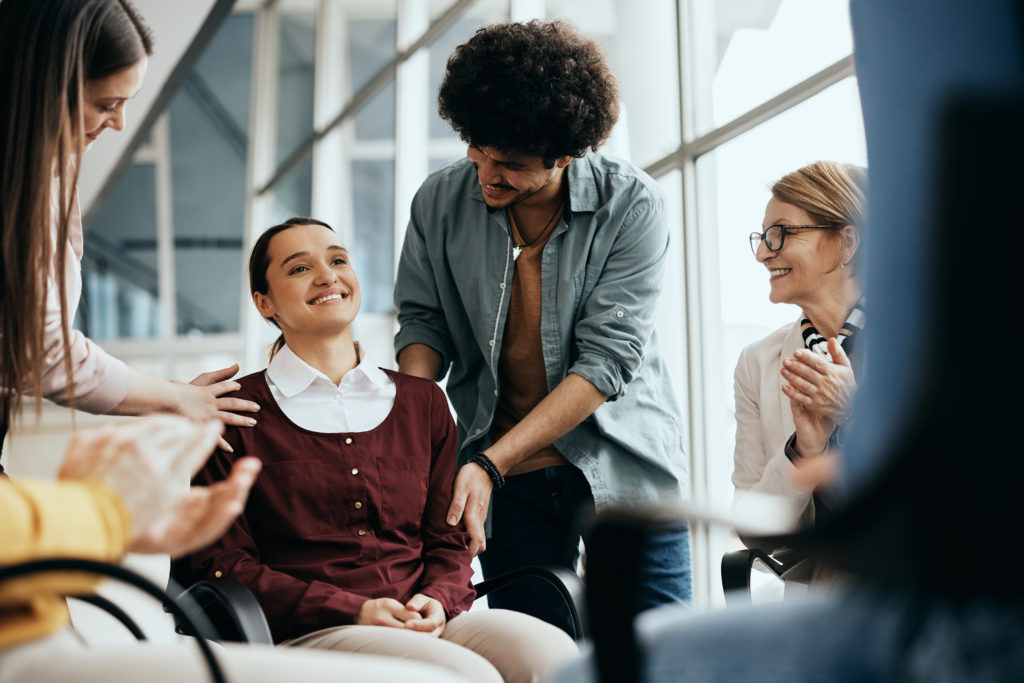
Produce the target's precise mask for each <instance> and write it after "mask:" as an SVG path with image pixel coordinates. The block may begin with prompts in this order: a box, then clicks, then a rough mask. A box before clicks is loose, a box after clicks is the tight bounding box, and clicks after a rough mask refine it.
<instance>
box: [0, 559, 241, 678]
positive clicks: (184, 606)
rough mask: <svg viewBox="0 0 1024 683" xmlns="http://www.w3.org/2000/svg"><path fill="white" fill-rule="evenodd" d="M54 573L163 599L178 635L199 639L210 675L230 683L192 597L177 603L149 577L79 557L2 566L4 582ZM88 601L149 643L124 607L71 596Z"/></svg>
mask: <svg viewBox="0 0 1024 683" xmlns="http://www.w3.org/2000/svg"><path fill="white" fill-rule="evenodd" d="M50 572H82V573H86V574H97V575H100V576H106V577H108V578H112V579H116V580H118V581H121V582H123V583H127V584H128V585H130V586H134V587H135V588H137V589H139V590H141V591H142V592H143V593H146V594H147V595H149V596H150V597H153V598H155V599H156V600H159V601H160V602H162V603H163V604H164V609H165V610H166V611H168V612H170V613H171V614H173V615H174V620H175V624H176V628H177V631H178V633H181V634H182V635H187V636H191V637H192V638H194V639H195V641H196V645H197V646H198V648H199V651H200V654H201V655H202V657H203V661H204V662H205V663H206V667H207V669H208V670H209V672H210V679H211V680H212V681H213V682H214V683H226V681H227V679H226V678H225V676H224V671H223V669H222V668H221V666H220V663H219V662H218V661H217V658H216V657H215V656H214V654H213V650H212V649H211V647H210V643H209V641H210V640H213V639H214V638H213V637H212V636H213V635H214V629H213V627H212V626H211V624H210V622H209V621H208V620H207V619H206V618H205V616H204V614H203V611H202V610H200V609H198V607H197V606H196V605H194V604H190V601H191V598H190V597H189V596H187V595H186V596H179V598H178V600H174V599H173V598H171V596H169V595H168V594H167V593H166V592H165V591H164V590H163V589H162V588H160V587H159V586H157V585H156V584H154V583H153V582H152V581H150V580H149V579H147V578H146V577H144V576H142V575H141V574H138V573H136V572H134V571H132V570H130V569H125V568H124V567H121V566H119V565H115V564H109V563H106V562H97V561H95V560H84V559H77V558H54V559H46V560H33V561H30V562H23V563H20V564H14V565H9V566H5V567H0V583H3V582H4V581H8V580H11V579H18V578H23V577H26V576H32V575H35V574H46V573H50ZM68 597H71V598H75V599H78V600H81V601H83V602H87V603H89V604H91V605H94V606H95V607H98V608H100V609H102V610H105V611H106V612H108V613H109V614H110V615H111V616H113V617H114V618H115V619H117V620H118V621H119V622H121V624H122V625H123V626H124V627H125V628H126V629H127V630H128V631H129V632H130V633H131V634H132V635H133V636H134V637H135V639H136V640H140V641H144V640H146V635H145V633H144V632H143V631H142V629H141V628H139V626H138V624H136V623H135V621H134V620H133V619H132V618H131V617H130V616H129V615H128V614H127V613H126V612H125V611H124V610H122V609H121V608H120V607H118V606H117V605H116V604H114V603H113V602H111V601H110V600H107V599H106V598H104V597H103V596H100V595H92V594H90V595H72V596H68Z"/></svg>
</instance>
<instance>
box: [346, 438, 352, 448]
mask: <svg viewBox="0 0 1024 683" xmlns="http://www.w3.org/2000/svg"><path fill="white" fill-rule="evenodd" d="M345 445H346V446H351V445H352V437H351V436H348V437H345Z"/></svg>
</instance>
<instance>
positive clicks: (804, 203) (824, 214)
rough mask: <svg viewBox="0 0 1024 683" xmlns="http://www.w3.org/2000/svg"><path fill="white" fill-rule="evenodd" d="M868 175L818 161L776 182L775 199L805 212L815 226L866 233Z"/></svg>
mask: <svg viewBox="0 0 1024 683" xmlns="http://www.w3.org/2000/svg"><path fill="white" fill-rule="evenodd" d="M867 184H868V171H867V169H866V168H864V167H863V166H857V165H856V164H840V163H837V162H835V161H815V162H814V163H813V164H808V165H807V166H804V167H803V168H800V169H797V170H796V171H793V172H792V173H787V174H786V175H784V176H782V177H781V178H779V179H778V180H777V181H775V184H774V185H772V196H774V197H775V198H776V199H778V200H779V201H780V202H785V203H786V204H792V205H793V206H795V207H797V208H799V209H803V210H804V211H806V212H807V213H808V214H810V216H811V218H813V219H814V221H815V222H816V223H821V224H831V223H834V224H837V225H852V226H855V227H856V228H857V229H858V230H860V231H861V232H863V231H864V212H865V209H866V208H867Z"/></svg>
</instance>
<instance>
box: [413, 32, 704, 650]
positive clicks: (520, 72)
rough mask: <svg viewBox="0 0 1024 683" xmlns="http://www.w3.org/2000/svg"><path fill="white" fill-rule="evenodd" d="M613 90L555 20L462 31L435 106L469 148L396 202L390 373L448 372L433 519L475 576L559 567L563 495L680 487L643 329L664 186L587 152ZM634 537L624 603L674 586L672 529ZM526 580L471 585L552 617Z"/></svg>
mask: <svg viewBox="0 0 1024 683" xmlns="http://www.w3.org/2000/svg"><path fill="white" fill-rule="evenodd" d="M618 96H619V92H618V86H617V84H616V82H615V78H614V77H613V76H612V74H611V72H610V71H609V69H608V66H607V63H606V61H605V58H604V55H603V54H602V52H601V50H600V48H599V47H598V46H597V45H596V44H595V43H594V42H593V41H591V40H588V39H585V38H583V37H581V36H580V35H579V34H578V33H577V32H576V31H575V30H574V29H573V28H572V27H571V26H569V25H568V24H565V23H563V22H559V21H553V22H542V21H531V22H529V23H505V24H497V25H493V26H489V27H486V28H483V29H481V30H479V31H478V32H477V33H476V34H475V35H474V36H473V37H472V38H471V39H470V40H469V41H468V42H466V43H465V44H463V45H460V46H459V47H458V48H456V50H455V53H454V54H453V55H452V56H451V57H450V58H449V60H448V64H447V67H446V73H445V78H444V81H443V83H442V85H441V90H440V94H439V98H438V100H439V105H440V106H439V109H440V113H441V116H442V117H443V118H445V119H446V120H447V121H449V122H450V123H451V125H452V126H453V127H454V129H455V130H456V131H457V132H458V133H459V135H460V136H461V137H462V139H463V140H464V141H465V142H466V143H467V144H468V146H469V148H468V151H467V154H466V156H467V157H468V159H464V160H462V161H458V162H455V163H453V164H450V165H448V166H446V167H444V168H442V169H441V170H439V171H437V172H436V173H434V174H433V175H431V176H430V177H429V178H428V179H427V180H426V181H425V182H424V184H423V186H422V187H421V188H420V190H419V192H418V193H417V195H416V197H415V199H413V203H412V211H411V220H410V223H409V228H408V231H407V233H406V239H405V245H404V247H403V250H402V257H401V262H400V264H399V270H398V279H397V284H396V286H395V302H396V307H397V309H398V319H399V323H400V325H401V329H400V331H399V332H398V334H397V336H396V338H395V348H396V350H397V353H398V361H399V369H400V370H402V371H403V372H408V373H411V374H414V375H419V376H422V377H429V378H432V379H440V378H442V377H443V376H444V375H445V374H446V373H448V372H449V369H450V374H449V375H448V383H447V389H448V395H449V397H450V398H451V401H452V404H453V405H454V407H455V410H456V412H457V413H458V418H459V419H458V424H459V437H460V451H459V452H460V462H462V463H463V467H462V468H461V469H460V470H459V474H458V476H457V478H456V481H455V501H454V502H453V503H452V508H451V510H450V511H449V517H448V522H449V523H450V524H457V523H459V521H460V520H462V518H463V517H464V518H465V524H466V526H467V528H468V529H469V531H470V534H471V536H472V543H473V550H474V551H475V552H481V551H483V550H484V549H485V547H486V552H483V554H482V555H481V556H480V560H481V565H482V567H483V571H484V574H485V575H486V576H493V575H496V574H499V573H502V572H505V571H509V570H511V569H515V568H517V567H520V566H524V565H529V564H559V565H563V566H566V567H572V568H575V566H576V563H577V561H578V558H579V553H578V548H579V538H580V534H579V529H578V528H577V526H576V516H577V513H578V512H579V511H580V508H582V507H590V508H593V507H594V506H595V504H596V505H597V506H602V505H607V504H609V503H613V502H622V501H640V500H652V499H656V498H663V497H665V496H675V495H679V493H680V492H681V490H682V489H683V488H684V482H685V480H686V463H685V456H684V452H683V445H682V441H683V440H682V433H681V428H680V423H681V420H680V414H679V409H678V406H677V403H676V401H675V398H674V395H673V393H672V389H671V387H670V385H669V382H668V379H667V377H668V375H667V372H666V371H665V367H664V364H663V362H662V358H661V355H660V353H659V351H658V345H657V339H656V334H655V332H654V321H655V313H656V309H657V300H658V295H659V292H660V289H661V280H662V271H663V267H664V261H665V254H666V250H667V247H668V228H667V225H666V218H665V196H664V194H663V192H662V191H661V190H660V188H659V187H658V185H657V184H656V183H655V182H654V181H652V180H651V179H650V178H649V177H648V176H647V175H645V174H644V173H643V172H642V171H640V170H639V169H637V168H635V167H633V166H632V165H630V164H628V163H626V162H624V161H620V160H616V159H612V158H610V157H606V156H603V155H600V154H597V153H595V152H593V151H591V150H594V149H596V148H597V147H599V146H600V145H601V144H602V143H603V142H604V141H605V140H607V139H608V136H609V134H610V133H611V131H612V127H613V126H614V124H615V121H616V120H617V118H618V113H619V105H618ZM492 494H493V502H492ZM489 508H490V511H491V529H490V532H491V533H490V534H489V536H488V537H486V538H485V533H484V520H485V518H486V517H487V513H488V509H489ZM646 553H647V558H646V563H645V570H646V571H645V574H644V576H643V577H642V588H641V605H640V606H641V607H650V606H654V605H656V604H660V603H663V602H668V601H672V600H689V599H690V594H691V587H690V550H689V535H688V531H687V529H686V527H685V526H680V527H678V528H674V529H671V530H669V531H667V532H666V533H664V534H663V535H661V536H659V537H658V538H656V539H653V540H652V542H651V544H650V546H649V547H648V549H647V551H646ZM545 590H546V587H545V586H542V585H537V586H533V587H529V586H528V587H524V588H521V589H515V590H505V591H502V592H501V595H498V596H494V597H490V598H489V600H490V604H491V605H492V606H495V607H496V606H501V607H505V608H509V609H518V610H520V611H524V612H527V613H529V614H533V615H535V616H538V617H540V618H542V619H545V620H547V621H549V622H551V623H554V624H557V625H560V626H562V627H563V628H565V629H566V630H567V631H570V632H571V626H570V625H569V622H568V612H567V610H565V609H564V608H562V607H560V606H559V605H558V601H557V599H556V598H554V597H553V596H551V595H548V594H545V593H544V591H545Z"/></svg>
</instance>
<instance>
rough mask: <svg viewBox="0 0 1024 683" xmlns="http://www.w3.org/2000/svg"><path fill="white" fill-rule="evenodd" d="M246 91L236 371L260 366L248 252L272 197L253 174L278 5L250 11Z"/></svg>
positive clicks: (267, 119) (271, 101)
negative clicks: (239, 335)
mask: <svg viewBox="0 0 1024 683" xmlns="http://www.w3.org/2000/svg"><path fill="white" fill-rule="evenodd" d="M253 34H254V35H253V50H252V55H253V57H252V77H251V80H252V94H251V95H250V97H251V99H250V104H249V149H248V153H247V155H246V168H245V187H246V202H245V224H244V228H243V240H242V243H243V244H244V245H245V248H244V249H243V250H242V254H241V259H242V273H243V277H242V278H241V280H242V281H241V282H239V283H238V286H239V295H240V297H241V298H240V301H241V302H242V306H240V309H241V311H240V313H241V321H240V326H239V329H240V330H241V331H242V336H243V338H244V340H245V342H244V346H243V363H242V372H243V374H244V373H245V372H246V371H251V370H255V369H256V368H259V367H263V365H264V359H265V356H264V349H263V344H262V339H263V338H264V337H265V335H266V328H265V326H266V322H265V321H264V320H263V319H262V318H261V317H260V315H259V313H258V312H257V311H256V309H255V307H254V306H252V305H249V304H248V303H247V302H248V301H249V300H250V296H249V287H248V279H247V277H246V276H245V274H246V273H247V271H248V254H249V251H250V250H251V248H252V245H253V244H254V243H255V242H256V239H257V237H258V236H259V235H260V233H261V232H262V231H263V229H264V228H266V227H267V226H269V223H268V220H269V219H270V215H271V207H272V202H273V196H272V195H270V194H266V195H260V194H259V192H258V185H257V178H263V177H266V174H267V173H268V172H269V170H270V169H271V168H273V160H274V150H275V140H276V139H277V138H276V135H275V130H276V119H277V60H278V9H277V8H276V7H275V6H274V3H271V2H268V3H265V4H264V5H263V6H262V7H261V8H260V9H259V11H258V12H257V13H256V20H255V22H254V26H253Z"/></svg>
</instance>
